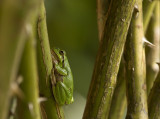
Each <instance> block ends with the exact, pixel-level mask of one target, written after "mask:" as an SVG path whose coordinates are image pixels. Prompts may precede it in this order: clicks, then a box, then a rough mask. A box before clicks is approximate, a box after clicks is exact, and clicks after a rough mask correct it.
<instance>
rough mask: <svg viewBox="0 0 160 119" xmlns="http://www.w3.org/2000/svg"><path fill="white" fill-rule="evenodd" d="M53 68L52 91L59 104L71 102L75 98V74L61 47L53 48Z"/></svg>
mask: <svg viewBox="0 0 160 119" xmlns="http://www.w3.org/2000/svg"><path fill="white" fill-rule="evenodd" d="M51 53H52V62H53V70H52V76H51V83H52V91H53V95H54V97H55V100H56V102H57V103H58V104H59V105H64V104H70V103H72V102H73V101H74V99H73V76H72V72H71V69H70V65H69V62H68V59H67V57H66V52H65V51H64V50H60V49H59V48H54V49H53V50H51Z"/></svg>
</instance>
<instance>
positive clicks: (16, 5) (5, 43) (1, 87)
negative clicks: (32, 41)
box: [0, 0, 37, 119]
mask: <svg viewBox="0 0 160 119" xmlns="http://www.w3.org/2000/svg"><path fill="white" fill-rule="evenodd" d="M36 3H37V0H14V1H11V0H4V1H3V2H1V5H0V7H1V8H0V15H1V16H0V55H1V56H0V57H1V58H0V119H6V118H7V113H8V106H9V105H8V104H9V100H10V94H11V90H10V85H11V82H12V81H13V80H15V79H16V75H17V71H18V67H19V62H20V59H21V54H22V52H23V49H24V43H25V37H26V33H25V31H24V24H25V22H26V21H27V19H28V17H29V15H30V13H31V10H33V9H31V6H32V8H33V4H36Z"/></svg>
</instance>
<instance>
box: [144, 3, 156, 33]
mask: <svg viewBox="0 0 160 119" xmlns="http://www.w3.org/2000/svg"><path fill="white" fill-rule="evenodd" d="M155 4H156V0H143V26H144V34H145V33H146V31H147V27H148V24H149V21H150V19H151V16H152V14H153V9H154V7H155Z"/></svg>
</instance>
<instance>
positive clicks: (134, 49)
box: [125, 0, 148, 119]
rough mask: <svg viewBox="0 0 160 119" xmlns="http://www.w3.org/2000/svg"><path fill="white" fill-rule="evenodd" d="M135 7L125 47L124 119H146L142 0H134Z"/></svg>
mask: <svg viewBox="0 0 160 119" xmlns="http://www.w3.org/2000/svg"><path fill="white" fill-rule="evenodd" d="M136 8H138V10H137V9H136ZM136 8H135V11H134V14H133V17H132V22H131V25H130V29H129V33H128V36H127V42H126V48H125V60H126V74H127V101H128V107H127V109H128V110H127V117H126V119H148V108H147V90H146V76H145V75H146V67H145V53H144V44H143V41H142V38H143V37H144V34H143V20H142V0H137V1H136Z"/></svg>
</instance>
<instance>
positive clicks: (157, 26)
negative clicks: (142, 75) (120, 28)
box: [146, 1, 160, 94]
mask: <svg viewBox="0 0 160 119" xmlns="http://www.w3.org/2000/svg"><path fill="white" fill-rule="evenodd" d="M159 6H160V4H159V2H158V1H156V5H155V9H154V15H153V16H152V19H151V22H150V26H149V29H148V31H147V39H149V40H150V41H151V42H152V43H153V44H154V45H155V46H154V47H153V48H150V49H149V52H147V75H146V79H147V92H148V94H149V91H150V89H151V88H152V86H153V82H154V80H155V78H156V76H157V73H158V65H157V64H156V63H157V62H159V58H160V57H159V56H160V55H159V53H160V52H159V48H160V47H159V43H160V11H159V10H160V7H159Z"/></svg>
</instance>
